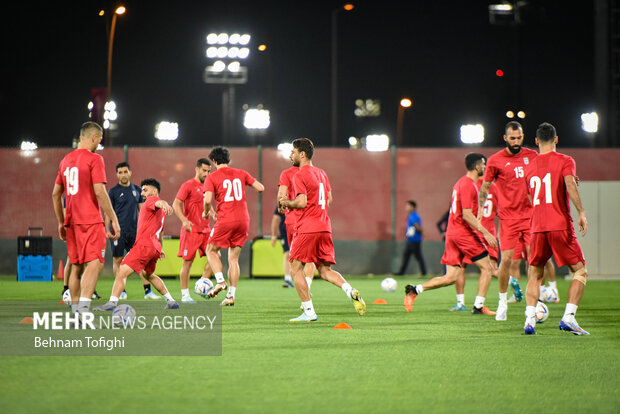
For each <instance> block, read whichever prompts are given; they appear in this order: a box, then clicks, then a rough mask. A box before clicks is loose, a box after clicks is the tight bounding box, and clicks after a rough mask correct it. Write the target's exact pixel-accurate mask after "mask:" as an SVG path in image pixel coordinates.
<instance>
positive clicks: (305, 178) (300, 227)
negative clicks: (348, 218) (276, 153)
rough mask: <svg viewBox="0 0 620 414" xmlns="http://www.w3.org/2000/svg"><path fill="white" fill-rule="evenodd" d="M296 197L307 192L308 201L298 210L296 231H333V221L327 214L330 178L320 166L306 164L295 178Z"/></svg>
mask: <svg viewBox="0 0 620 414" xmlns="http://www.w3.org/2000/svg"><path fill="white" fill-rule="evenodd" d="M293 186H294V190H295V197H297V196H298V195H299V194H305V195H306V199H307V200H308V203H307V204H306V207H305V208H302V209H299V210H296V212H297V214H296V218H297V222H296V225H295V232H296V233H319V232H329V233H331V232H332V223H331V220H330V219H329V216H328V215H327V197H328V194H329V192H330V191H331V189H332V188H331V185H330V184H329V178H327V174H325V171H323V170H322V169H320V168H317V167H315V166H313V165H305V166H303V167H301V168H300V169H299V172H298V173H297V174H296V175H295V177H294V178H293Z"/></svg>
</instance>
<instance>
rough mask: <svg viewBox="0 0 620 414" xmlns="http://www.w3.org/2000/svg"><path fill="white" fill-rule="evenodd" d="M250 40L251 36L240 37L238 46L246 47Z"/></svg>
mask: <svg viewBox="0 0 620 414" xmlns="http://www.w3.org/2000/svg"><path fill="white" fill-rule="evenodd" d="M250 38H251V36H250V35H249V34H243V35H241V37H239V44H240V45H247V44H248V43H250Z"/></svg>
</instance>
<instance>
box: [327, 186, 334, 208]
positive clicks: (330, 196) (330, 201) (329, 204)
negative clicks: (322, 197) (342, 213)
mask: <svg viewBox="0 0 620 414" xmlns="http://www.w3.org/2000/svg"><path fill="white" fill-rule="evenodd" d="M333 201H334V197H332V191H331V190H329V191H328V192H327V207H331V205H332V202H333Z"/></svg>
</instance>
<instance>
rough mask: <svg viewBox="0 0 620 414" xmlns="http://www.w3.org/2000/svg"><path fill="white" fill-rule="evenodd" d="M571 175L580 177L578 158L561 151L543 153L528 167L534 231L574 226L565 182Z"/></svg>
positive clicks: (568, 228)
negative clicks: (574, 158) (576, 164)
mask: <svg viewBox="0 0 620 414" xmlns="http://www.w3.org/2000/svg"><path fill="white" fill-rule="evenodd" d="M568 175H572V176H573V177H576V176H577V167H576V166H575V160H573V159H572V158H571V157H569V156H568V155H564V154H560V153H558V152H549V153H547V154H541V155H539V156H538V157H536V159H535V160H534V161H533V162H532V163H531V164H530V165H529V166H528V167H527V168H526V170H525V177H526V183H527V187H528V190H529V193H530V197H531V198H532V205H533V208H534V210H533V213H532V223H531V231H532V233H541V232H545V231H558V230H572V229H573V219H572V217H571V215H570V204H569V197H568V191H566V183H565V182H564V177H566V176H568Z"/></svg>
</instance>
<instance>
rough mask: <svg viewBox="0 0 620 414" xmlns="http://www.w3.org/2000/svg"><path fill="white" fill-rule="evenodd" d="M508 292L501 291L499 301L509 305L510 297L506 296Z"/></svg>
mask: <svg viewBox="0 0 620 414" xmlns="http://www.w3.org/2000/svg"><path fill="white" fill-rule="evenodd" d="M507 294H508V292H504V293H502V292H499V303H500V304H503V305H506V306H508V298H507V297H506V296H507Z"/></svg>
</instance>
